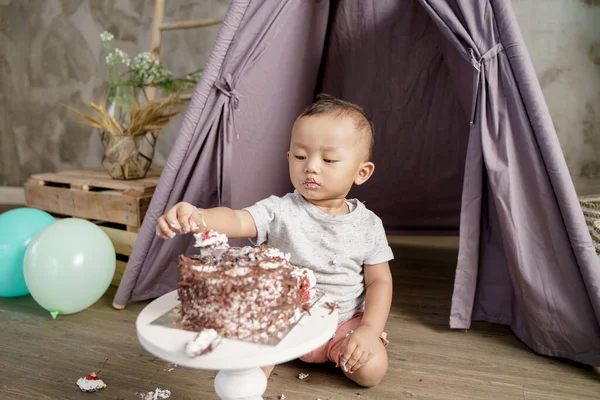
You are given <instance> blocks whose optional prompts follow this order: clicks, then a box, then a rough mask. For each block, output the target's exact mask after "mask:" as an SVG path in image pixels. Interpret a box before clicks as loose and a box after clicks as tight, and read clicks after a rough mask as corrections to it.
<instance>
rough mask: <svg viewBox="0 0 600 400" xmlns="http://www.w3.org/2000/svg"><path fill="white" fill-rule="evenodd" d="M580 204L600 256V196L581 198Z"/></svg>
mask: <svg viewBox="0 0 600 400" xmlns="http://www.w3.org/2000/svg"><path fill="white" fill-rule="evenodd" d="M579 204H580V205H581V209H582V210H583V216H584V217H585V223H586V224H587V227H588V230H589V231H590V235H591V236H592V241H593V242H594V247H595V248H596V254H598V255H600V195H590V196H580V197H579Z"/></svg>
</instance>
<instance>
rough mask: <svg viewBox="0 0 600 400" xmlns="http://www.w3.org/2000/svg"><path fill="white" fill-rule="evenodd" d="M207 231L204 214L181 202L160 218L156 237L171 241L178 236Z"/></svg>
mask: <svg viewBox="0 0 600 400" xmlns="http://www.w3.org/2000/svg"><path fill="white" fill-rule="evenodd" d="M205 229H206V225H204V219H203V218H202V212H201V211H200V210H198V209H197V208H196V207H194V206H193V205H191V204H190V203H186V202H184V201H183V202H181V203H177V204H175V205H174V206H173V207H171V208H170V209H169V210H168V211H167V212H166V213H165V214H164V215H161V216H160V217H159V218H158V222H157V224H156V235H157V236H159V237H161V238H163V239H170V238H172V237H174V236H175V235H176V234H178V233H179V234H181V233H194V232H201V231H203V230H205Z"/></svg>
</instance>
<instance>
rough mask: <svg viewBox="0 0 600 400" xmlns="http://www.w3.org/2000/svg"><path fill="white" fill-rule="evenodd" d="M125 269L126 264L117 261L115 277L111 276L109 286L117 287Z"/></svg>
mask: <svg viewBox="0 0 600 400" xmlns="http://www.w3.org/2000/svg"><path fill="white" fill-rule="evenodd" d="M126 267H127V263H126V262H125V261H121V260H117V268H116V269H115V275H114V276H113V279H112V281H111V282H110V284H111V285H112V286H116V287H119V285H120V284H121V279H122V278H123V274H124V273H125V268H126Z"/></svg>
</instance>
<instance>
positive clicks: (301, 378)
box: [298, 372, 308, 380]
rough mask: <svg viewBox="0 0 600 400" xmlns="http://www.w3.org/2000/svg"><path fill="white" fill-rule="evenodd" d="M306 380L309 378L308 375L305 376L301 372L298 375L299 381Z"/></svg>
mask: <svg viewBox="0 0 600 400" xmlns="http://www.w3.org/2000/svg"><path fill="white" fill-rule="evenodd" d="M306 378H308V374H305V373H304V372H300V373H299V374H298V379H300V380H304V379H306Z"/></svg>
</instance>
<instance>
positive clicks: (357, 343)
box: [339, 326, 380, 374]
mask: <svg viewBox="0 0 600 400" xmlns="http://www.w3.org/2000/svg"><path fill="white" fill-rule="evenodd" d="M379 340H380V339H379V335H378V334H377V333H376V332H375V331H373V330H372V329H371V328H369V327H367V326H361V327H359V328H358V329H356V330H355V331H350V333H348V335H346V338H345V339H344V343H342V355H341V356H340V361H339V363H340V364H339V366H341V367H342V368H343V370H344V371H345V372H348V373H350V374H351V373H353V372H356V370H358V369H359V368H360V367H362V366H363V365H364V364H365V363H366V362H367V361H369V360H370V359H371V356H372V355H373V352H374V351H375V348H376V346H377V345H378V343H377V341H379Z"/></svg>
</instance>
